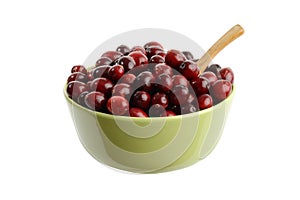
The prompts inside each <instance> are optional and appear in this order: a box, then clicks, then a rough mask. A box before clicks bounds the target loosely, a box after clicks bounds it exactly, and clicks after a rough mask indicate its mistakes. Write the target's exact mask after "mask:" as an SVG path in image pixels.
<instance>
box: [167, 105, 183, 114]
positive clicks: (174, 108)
mask: <svg viewBox="0 0 300 200" xmlns="http://www.w3.org/2000/svg"><path fill="white" fill-rule="evenodd" d="M169 109H170V110H171V111H173V112H174V113H175V114H176V115H181V108H180V105H172V106H171V107H170V108H169Z"/></svg>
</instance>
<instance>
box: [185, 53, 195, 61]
mask: <svg viewBox="0 0 300 200" xmlns="http://www.w3.org/2000/svg"><path fill="white" fill-rule="evenodd" d="M182 53H183V55H185V57H186V59H188V60H193V59H194V56H193V54H192V53H191V52H189V51H183V52H182Z"/></svg>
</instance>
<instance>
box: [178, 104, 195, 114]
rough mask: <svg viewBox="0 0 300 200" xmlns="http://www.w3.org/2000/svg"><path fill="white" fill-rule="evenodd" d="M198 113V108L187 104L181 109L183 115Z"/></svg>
mask: <svg viewBox="0 0 300 200" xmlns="http://www.w3.org/2000/svg"><path fill="white" fill-rule="evenodd" d="M197 111H198V108H197V107H196V106H195V105H193V104H191V103H188V104H185V105H184V106H183V107H182V109H181V113H182V114H188V113H193V112H197Z"/></svg>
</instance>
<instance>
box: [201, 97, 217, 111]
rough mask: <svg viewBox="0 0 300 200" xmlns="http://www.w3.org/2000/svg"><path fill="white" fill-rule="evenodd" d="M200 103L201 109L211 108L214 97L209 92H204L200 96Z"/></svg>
mask: <svg viewBox="0 0 300 200" xmlns="http://www.w3.org/2000/svg"><path fill="white" fill-rule="evenodd" d="M198 105H199V108H200V110H204V109H206V108H210V107H212V106H213V99H212V98H211V96H210V95H209V94H202V95H201V96H199V97H198Z"/></svg>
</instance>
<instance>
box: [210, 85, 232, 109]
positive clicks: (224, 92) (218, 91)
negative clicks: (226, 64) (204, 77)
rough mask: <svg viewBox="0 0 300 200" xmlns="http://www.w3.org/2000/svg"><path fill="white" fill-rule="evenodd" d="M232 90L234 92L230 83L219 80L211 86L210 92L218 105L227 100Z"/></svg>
mask: <svg viewBox="0 0 300 200" xmlns="http://www.w3.org/2000/svg"><path fill="white" fill-rule="evenodd" d="M231 90H232V85H231V83H230V82H229V81H227V80H217V81H216V82H214V83H213V84H212V85H211V87H210V89H209V92H210V94H211V96H212V98H213V100H214V102H215V103H218V102H220V101H223V100H224V99H226V98H227V97H228V96H229V94H230V93H231Z"/></svg>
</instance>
